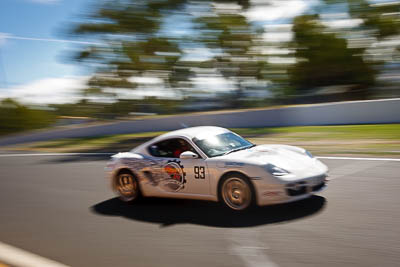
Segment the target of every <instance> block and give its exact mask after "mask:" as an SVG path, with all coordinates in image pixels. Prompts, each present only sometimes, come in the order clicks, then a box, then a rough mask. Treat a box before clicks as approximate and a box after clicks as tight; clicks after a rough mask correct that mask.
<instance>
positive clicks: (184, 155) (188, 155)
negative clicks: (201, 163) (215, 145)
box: [179, 151, 199, 159]
mask: <svg viewBox="0 0 400 267" xmlns="http://www.w3.org/2000/svg"><path fill="white" fill-rule="evenodd" d="M198 157H199V156H198V155H197V154H196V153H193V152H192V151H185V152H182V153H181V155H180V156H179V158H181V159H197V158H198Z"/></svg>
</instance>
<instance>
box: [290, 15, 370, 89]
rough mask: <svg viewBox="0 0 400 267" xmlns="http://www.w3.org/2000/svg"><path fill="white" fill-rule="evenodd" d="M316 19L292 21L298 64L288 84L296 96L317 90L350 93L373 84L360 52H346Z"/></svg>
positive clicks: (339, 40) (343, 43) (343, 44)
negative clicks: (329, 88)
mask: <svg viewBox="0 0 400 267" xmlns="http://www.w3.org/2000/svg"><path fill="white" fill-rule="evenodd" d="M317 19H318V16H316V15H311V16H310V15H303V16H299V17H297V18H296V19H295V20H294V26H293V32H294V43H293V44H292V45H293V46H294V47H296V54H295V55H296V58H297V59H298V62H297V63H296V64H295V65H294V66H293V67H291V68H290V69H289V75H290V82H291V84H292V86H294V87H295V88H297V89H298V93H300V92H302V91H303V92H304V91H310V90H312V89H313V88H316V87H322V86H330V85H353V89H356V90H359V89H360V88H367V87H369V86H371V85H373V84H374V74H375V73H374V71H373V69H372V66H371V65H370V64H367V63H366V62H365V61H364V59H363V56H362V53H363V50H362V49H354V48H348V45H347V41H346V40H345V39H343V38H339V37H337V36H336V35H335V34H333V33H325V32H324V30H325V28H324V27H323V26H322V25H321V24H320V23H319V22H318V21H317Z"/></svg>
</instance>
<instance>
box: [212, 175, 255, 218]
mask: <svg viewBox="0 0 400 267" xmlns="http://www.w3.org/2000/svg"><path fill="white" fill-rule="evenodd" d="M219 197H220V198H219V199H220V202H222V203H223V204H224V206H225V207H227V208H229V209H231V210H235V211H244V210H247V209H248V208H250V207H251V206H252V204H253V202H254V190H253V188H252V186H251V184H250V182H249V180H248V179H247V177H245V176H244V175H241V174H238V173H237V174H231V175H228V176H226V177H225V178H223V180H222V182H221V186H220V190H219Z"/></svg>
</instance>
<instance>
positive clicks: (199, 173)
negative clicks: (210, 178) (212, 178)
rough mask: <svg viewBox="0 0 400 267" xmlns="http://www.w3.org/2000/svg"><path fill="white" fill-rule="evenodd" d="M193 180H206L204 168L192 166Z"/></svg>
mask: <svg viewBox="0 0 400 267" xmlns="http://www.w3.org/2000/svg"><path fill="white" fill-rule="evenodd" d="M194 178H195V179H205V178H206V172H205V168H204V166H194Z"/></svg>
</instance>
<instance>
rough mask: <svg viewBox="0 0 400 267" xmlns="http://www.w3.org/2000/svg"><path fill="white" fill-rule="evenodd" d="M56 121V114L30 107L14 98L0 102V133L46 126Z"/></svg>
mask: <svg viewBox="0 0 400 267" xmlns="http://www.w3.org/2000/svg"><path fill="white" fill-rule="evenodd" d="M54 121H55V116H54V114H52V113H50V112H48V111H44V110H36V109H29V108H27V107H25V106H23V105H21V104H18V103H17V102H16V101H14V100H12V99H5V100H3V101H2V102H0V135H1V134H8V133H14V132H20V131H24V130H31V129H37V128H43V127H46V126H48V125H50V124H52V123H54Z"/></svg>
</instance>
